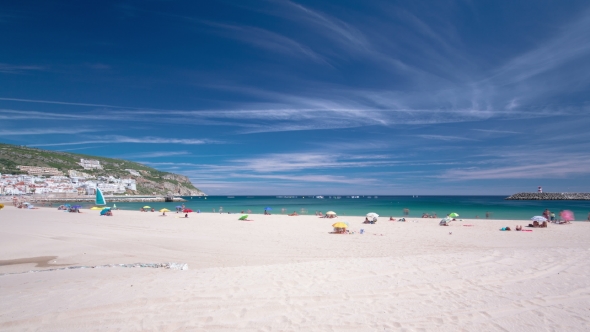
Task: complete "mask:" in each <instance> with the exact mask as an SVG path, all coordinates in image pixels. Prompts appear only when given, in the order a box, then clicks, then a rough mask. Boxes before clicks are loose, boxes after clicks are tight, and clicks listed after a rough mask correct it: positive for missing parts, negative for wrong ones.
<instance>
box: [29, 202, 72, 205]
mask: <svg viewBox="0 0 590 332" xmlns="http://www.w3.org/2000/svg"><path fill="white" fill-rule="evenodd" d="M29 204H31V203H29V202H24V203H23V205H29ZM66 206H70V205H69V204H66Z"/></svg>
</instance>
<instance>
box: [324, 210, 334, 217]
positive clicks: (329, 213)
mask: <svg viewBox="0 0 590 332" xmlns="http://www.w3.org/2000/svg"><path fill="white" fill-rule="evenodd" d="M326 214H327V215H334V216H335V215H336V212H334V211H328V212H326Z"/></svg>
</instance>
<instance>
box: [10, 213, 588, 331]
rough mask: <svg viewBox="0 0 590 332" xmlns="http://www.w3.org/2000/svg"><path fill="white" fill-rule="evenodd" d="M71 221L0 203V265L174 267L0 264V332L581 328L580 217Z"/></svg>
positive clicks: (135, 216)
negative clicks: (556, 221)
mask: <svg viewBox="0 0 590 332" xmlns="http://www.w3.org/2000/svg"><path fill="white" fill-rule="evenodd" d="M84 212H85V213H83V214H74V213H65V212H61V211H57V210H56V209H48V208H47V209H39V210H18V209H16V208H13V207H6V208H4V209H3V210H1V211H0V261H5V260H11V259H19V258H20V259H27V258H32V257H39V256H57V258H55V259H53V260H51V261H50V264H49V265H66V266H67V265H102V264H112V263H135V262H145V263H149V262H153V263H162V262H183V263H188V266H189V270H188V271H178V270H166V269H151V268H102V269H86V270H65V271H50V272H42V273H18V272H24V271H29V270H43V269H50V268H52V267H51V266H48V267H35V264H34V263H29V264H13V265H4V266H0V273H15V274H7V275H2V276H0V330H2V331H32V330H38V331H64V330H70V331H88V330H96V331H99V330H100V331H105V330H109V331H110V330H125V331H138V330H150V331H175V330H189V331H191V330H195V331H217V330H223V331H235V330H244V331H398V330H405V331H433V330H436V331H460V330H465V331H477V330H480V331H516V330H519V331H588V330H590V260H589V259H588V255H590V223H583V222H580V223H574V224H572V225H564V226H559V225H550V226H549V228H547V229H534V230H533V232H516V231H511V232H500V231H498V228H500V227H501V226H510V227H514V226H515V225H516V224H521V223H522V222H517V221H486V220H464V221H463V222H460V221H457V222H454V223H453V224H452V225H451V226H449V227H439V226H438V225H437V224H438V220H432V219H411V218H410V219H408V220H410V221H411V220H416V221H418V222H417V223H413V222H406V223H401V222H390V221H387V220H386V218H382V219H381V220H380V221H379V222H378V223H377V224H375V225H363V224H362V223H361V222H362V220H363V218H361V217H347V218H341V220H344V221H348V222H349V223H350V225H351V229H352V230H357V231H358V230H359V229H361V228H363V229H365V231H366V233H365V234H363V235H360V234H358V233H357V234H354V235H334V234H328V232H329V231H331V224H332V223H334V222H335V221H334V220H330V219H319V218H317V217H313V216H299V217H288V216H276V215H272V216H263V215H251V219H254V220H255V221H253V222H243V221H238V220H237V218H238V217H239V215H235V214H233V215H227V214H223V215H220V214H194V213H192V214H190V218H189V219H180V218H175V217H176V216H177V215H176V214H174V213H172V214H170V215H169V216H167V217H160V216H158V215H159V213H140V212H133V211H115V216H114V217H100V216H98V212H96V211H90V210H85V211H84ZM338 220H340V219H338ZM463 224H474V225H475V226H473V227H465V226H462V225H463ZM449 232H452V234H449ZM381 234H382V235H381ZM47 259H48V258H46V259H45V260H47ZM54 261H55V262H54Z"/></svg>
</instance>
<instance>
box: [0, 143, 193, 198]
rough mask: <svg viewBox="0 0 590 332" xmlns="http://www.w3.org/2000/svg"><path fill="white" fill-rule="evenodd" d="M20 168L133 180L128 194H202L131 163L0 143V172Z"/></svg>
mask: <svg viewBox="0 0 590 332" xmlns="http://www.w3.org/2000/svg"><path fill="white" fill-rule="evenodd" d="M80 159H92V160H98V161H100V164H101V165H102V167H103V169H94V170H87V169H84V168H83V167H82V166H80V165H79V164H78V163H79V162H80ZM21 165H22V166H38V167H54V168H57V169H58V170H60V171H62V172H64V174H65V175H67V173H68V171H69V170H76V171H81V172H84V173H87V174H91V175H94V176H96V177H98V176H114V177H116V178H132V179H135V180H136V183H137V191H136V192H129V193H130V194H145V195H151V194H153V193H154V192H155V193H157V194H169V193H173V194H175V195H187V196H188V195H202V194H203V193H202V192H201V191H200V190H199V189H197V188H196V187H195V186H194V185H193V184H192V183H191V182H190V180H189V179H188V178H187V177H186V176H183V175H178V174H174V173H168V172H162V171H159V170H157V169H155V168H151V167H148V166H145V165H142V164H140V163H136V162H133V161H128V160H123V159H113V158H105V157H97V156H89V155H84V154H77V153H68V152H59V151H48V150H41V149H36V148H29V147H25V146H17V145H10V144H2V143H0V173H3V174H25V173H26V172H23V171H21V170H19V169H18V168H17V166H21ZM125 169H133V170H136V171H138V172H139V173H140V174H141V176H133V175H131V174H130V173H129V172H128V171H126V170H125ZM179 191H180V192H179Z"/></svg>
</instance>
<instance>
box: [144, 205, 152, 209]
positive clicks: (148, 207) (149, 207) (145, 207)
mask: <svg viewBox="0 0 590 332" xmlns="http://www.w3.org/2000/svg"><path fill="white" fill-rule="evenodd" d="M143 208H144V209H151V208H152V207H151V206H147V205H146V206H144V207H143Z"/></svg>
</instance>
